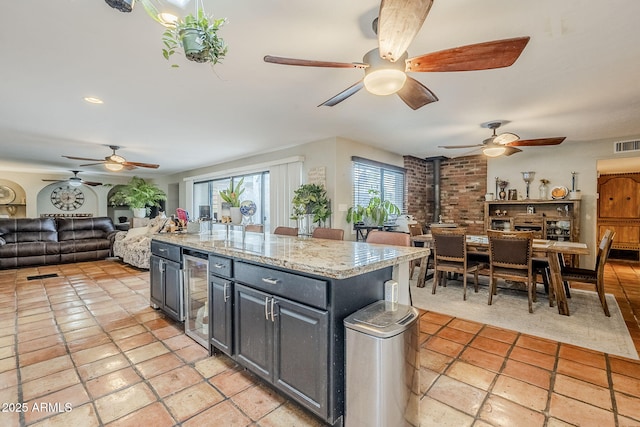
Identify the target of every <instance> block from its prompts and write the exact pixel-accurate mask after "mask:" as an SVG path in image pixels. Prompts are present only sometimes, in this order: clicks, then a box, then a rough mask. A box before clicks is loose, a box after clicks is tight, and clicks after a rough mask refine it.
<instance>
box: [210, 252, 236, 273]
mask: <svg viewBox="0 0 640 427" xmlns="http://www.w3.org/2000/svg"><path fill="white" fill-rule="evenodd" d="M232 266H233V261H232V260H231V259H230V258H224V257H220V256H216V255H209V272H210V273H211V274H213V275H215V276H222V277H228V278H232V277H233V267H232Z"/></svg>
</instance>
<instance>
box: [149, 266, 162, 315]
mask: <svg viewBox="0 0 640 427" xmlns="http://www.w3.org/2000/svg"><path fill="white" fill-rule="evenodd" d="M149 275H150V279H151V289H150V290H149V296H150V300H151V305H152V306H153V308H162V306H163V305H164V277H163V276H164V265H163V261H162V259H161V258H160V257H157V256H155V255H151V259H150V261H149Z"/></svg>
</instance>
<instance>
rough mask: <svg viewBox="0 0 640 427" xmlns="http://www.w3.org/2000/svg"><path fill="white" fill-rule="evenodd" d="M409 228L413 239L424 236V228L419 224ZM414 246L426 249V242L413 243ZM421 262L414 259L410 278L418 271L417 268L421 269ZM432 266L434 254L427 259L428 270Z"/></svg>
mask: <svg viewBox="0 0 640 427" xmlns="http://www.w3.org/2000/svg"><path fill="white" fill-rule="evenodd" d="M407 227H408V228H409V236H411V237H414V236H421V235H423V234H424V227H423V226H422V224H420V223H419V222H417V223H415V224H408V225H407ZM413 246H416V247H424V242H413ZM421 262H422V261H421V260H420V259H414V260H413V261H411V264H410V266H411V271H410V272H409V277H410V278H411V277H413V272H414V270H415V269H416V267H420V263H421ZM432 264H433V253H432V254H431V255H429V256H428V257H427V268H428V267H429V265H432Z"/></svg>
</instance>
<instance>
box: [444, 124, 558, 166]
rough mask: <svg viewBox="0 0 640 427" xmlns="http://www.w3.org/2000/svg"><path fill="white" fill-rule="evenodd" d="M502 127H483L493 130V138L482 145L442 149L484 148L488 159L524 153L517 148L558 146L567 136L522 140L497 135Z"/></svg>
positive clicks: (447, 146) (506, 135) (492, 125)
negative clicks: (497, 130)
mask: <svg viewBox="0 0 640 427" xmlns="http://www.w3.org/2000/svg"><path fill="white" fill-rule="evenodd" d="M501 125H502V122H489V123H485V124H483V125H482V127H486V128H489V129H491V130H493V135H491V137H489V138H487V139H485V140H484V141H482V144H472V145H441V146H439V147H440V148H475V147H482V152H483V153H484V154H485V155H486V156H488V157H498V156H502V155H505V156H510V155H512V154H515V153H519V152H520V151H522V150H521V149H519V148H516V147H540V146H544V145H558V144H560V143H562V141H564V140H565V139H566V137H565V136H557V137H553V138H539V139H520V137H519V136H518V135H516V134H515V133H511V132H504V133H501V134H499V135H496V129H498V128H499V127H500V126H501Z"/></svg>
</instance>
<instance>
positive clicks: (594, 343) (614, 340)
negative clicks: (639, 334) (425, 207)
mask: <svg viewBox="0 0 640 427" xmlns="http://www.w3.org/2000/svg"><path fill="white" fill-rule="evenodd" d="M431 283H432V281H431V280H429V281H428V282H427V286H426V287H424V288H418V287H416V281H415V280H412V281H411V295H412V298H413V305H414V306H415V307H417V308H420V309H423V310H427V311H434V312H437V313H442V314H447V315H449V316H454V317H458V318H461V319H467V320H472V321H475V322H479V323H485V324H488V325H492V326H497V327H501V328H505V329H511V330H515V331H518V332H522V333H525V334H529V335H534V336H537V337H542V338H548V339H551V340H554V341H559V342H564V343H568V344H574V345H577V346H580V347H585V348H589V349H592V350H596V351H601V352H604V353H609V354H615V355H618V356H623V357H627V358H630V359H639V358H638V353H637V351H636V348H635V346H634V344H633V340H632V339H631V336H630V335H629V330H628V329H627V326H626V325H625V323H624V319H623V317H622V313H621V312H620V307H618V303H617V302H616V299H615V297H614V296H613V295H610V294H607V295H606V297H607V304H608V305H609V311H610V313H611V317H606V316H605V315H604V312H603V311H602V307H601V306H600V301H599V299H598V296H597V294H596V293H595V292H590V291H583V290H578V289H572V290H571V298H570V299H569V300H568V301H569V311H570V313H571V316H561V315H559V314H558V308H557V306H555V304H554V307H549V300H548V298H547V296H546V295H545V294H544V293H538V294H537V298H538V301H537V302H534V303H533V313H532V314H530V313H529V312H528V308H527V294H526V292H525V291H524V290H516V289H508V288H499V289H498V294H497V295H494V297H493V303H492V304H493V305H488V304H487V299H488V297H489V293H488V286H487V285H486V284H485V285H484V286H482V285H481V286H480V290H479V292H478V293H477V294H476V293H475V292H474V291H473V279H471V283H470V284H469V283H467V300H466V301H464V300H463V299H462V283H461V282H457V281H449V283H448V284H447V286H446V287H442V286H439V287H438V289H437V290H436V294H435V295H434V294H432V293H431Z"/></svg>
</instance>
